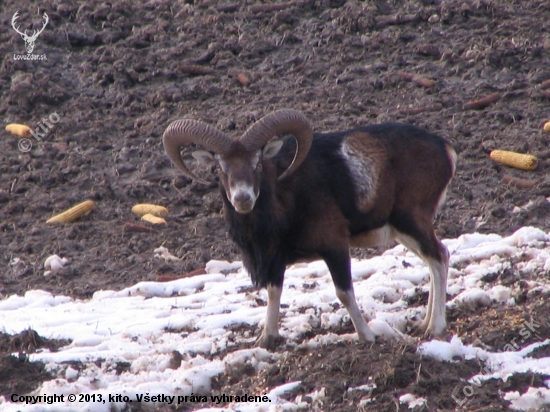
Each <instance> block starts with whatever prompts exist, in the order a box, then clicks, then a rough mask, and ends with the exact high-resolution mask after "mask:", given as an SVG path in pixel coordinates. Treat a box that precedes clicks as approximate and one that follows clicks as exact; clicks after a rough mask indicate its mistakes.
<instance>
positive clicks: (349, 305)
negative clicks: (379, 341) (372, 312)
mask: <svg viewBox="0 0 550 412" xmlns="http://www.w3.org/2000/svg"><path fill="white" fill-rule="evenodd" d="M336 296H338V299H340V302H342V304H343V305H344V306H345V307H346V309H347V311H348V313H349V316H350V318H351V322H352V323H353V326H354V327H355V330H356V331H357V334H358V335H359V339H361V340H367V341H370V342H374V338H375V335H374V332H373V331H372V330H371V329H370V328H369V326H368V325H367V322H365V318H363V315H362V314H361V311H360V310H359V307H358V306H357V301H356V300H355V293H354V292H353V287H352V288H351V289H350V290H348V291H343V290H340V289H338V288H336Z"/></svg>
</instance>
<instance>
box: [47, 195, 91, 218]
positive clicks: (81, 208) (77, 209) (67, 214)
mask: <svg viewBox="0 0 550 412" xmlns="http://www.w3.org/2000/svg"><path fill="white" fill-rule="evenodd" d="M93 207H94V202H92V201H91V200H86V201H85V202H82V203H79V204H78V205H76V206H73V207H71V208H70V209H69V210H66V211H64V212H63V213H60V214H58V215H55V216H54V217H52V218H51V219H50V220H48V221H47V222H46V223H69V222H72V221H74V220H76V219H78V218H79V217H80V216H82V215H83V214H84V213H86V212H88V211H90V210H92V209H93Z"/></svg>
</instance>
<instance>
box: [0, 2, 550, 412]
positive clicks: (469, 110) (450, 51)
mask: <svg viewBox="0 0 550 412" xmlns="http://www.w3.org/2000/svg"><path fill="white" fill-rule="evenodd" d="M17 10H19V19H18V25H19V27H20V29H23V30H24V29H25V28H27V29H31V28H32V29H40V28H41V27H42V24H43V20H42V15H43V13H44V12H46V13H47V14H48V16H49V22H48V25H47V26H46V28H45V29H44V31H43V32H42V33H41V34H40V35H39V37H38V38H37V40H36V45H35V49H34V51H33V53H34V54H38V55H45V56H46V58H47V60H35V61H25V60H18V59H16V57H14V55H21V54H25V43H24V42H23V40H22V38H21V36H20V35H18V34H17V33H16V32H15V31H14V30H13V29H12V27H11V20H12V17H13V14H14V13H15V11H17ZM549 13H550V3H548V1H546V0H521V1H520V0H517V1H513V0H501V1H494V0H471V1H470V0H458V1H456V0H417V1H413V0H402V1H399V0H395V1H393V0H387V1H385V0H376V1H369V2H360V1H346V0H295V1H289V2H280V3H279V2H264V3H259V2H252V1H246V2H232V3H227V2H222V1H216V0H204V1H201V0H196V1H193V0H185V1H177V2H175V1H169V0H151V1H144V0H137V1H131V0H111V1H109V2H96V1H78V2H77V1H72V0H55V1H52V2H34V1H29V0H18V1H14V0H7V1H4V2H2V3H1V4H0V19H1V21H0V23H1V24H2V27H4V28H5V30H2V31H0V58H1V59H2V63H1V67H0V116H1V118H2V121H3V123H4V124H7V123H12V122H15V123H24V124H28V125H29V126H31V127H32V128H33V130H34V131H35V132H37V135H38V137H40V139H41V140H40V141H38V140H37V139H35V138H31V143H32V148H31V149H30V150H29V151H26V152H23V151H21V150H20V148H19V147H18V143H19V139H18V138H17V137H16V136H13V135H10V134H8V133H7V132H2V139H0V156H1V162H0V174H1V177H2V179H1V180H0V263H1V265H2V270H1V271H0V297H1V296H8V295H11V294H15V293H17V294H24V293H25V291H27V290H30V289H36V288H39V289H45V290H48V291H50V292H52V293H55V294H64V295H70V296H74V297H79V298H88V297H90V296H91V295H92V294H93V292H95V291H96V290H99V289H120V288H123V287H126V286H129V285H131V284H134V283H136V282H139V281H142V280H155V279H158V277H159V276H170V275H178V274H182V273H186V272H189V271H191V270H194V269H198V268H202V267H204V264H205V263H206V262H207V261H209V260H210V259H221V260H237V259H239V255H238V253H237V250H236V248H235V247H234V246H233V245H232V244H231V243H230V241H229V240H228V238H227V235H226V233H225V226H224V222H223V219H222V216H221V213H220V211H221V206H222V203H221V199H220V196H219V191H218V189H217V182H216V178H215V177H214V175H213V174H212V173H211V171H207V170H198V169H195V168H194V163H193V161H192V160H191V156H189V155H188V156H186V158H188V159H189V165H190V167H191V168H192V169H193V170H195V171H196V173H198V174H199V175H200V176H201V177H203V178H207V179H209V181H211V182H212V183H211V184H210V185H202V184H200V183H196V182H192V181H191V180H189V179H187V178H186V177H183V176H182V175H181V174H180V173H179V172H178V171H177V170H176V169H174V168H173V167H172V166H171V164H170V162H169V160H168V159H167V158H166V156H165V155H164V153H163V150H162V144H161V136H162V133H163V132H164V129H165V128H166V126H167V125H168V124H169V122H170V121H172V120H174V119H177V118H180V117H189V118H195V119H200V120H203V121H206V122H209V123H211V124H213V125H215V126H216V127H218V128H220V129H221V130H223V131H225V132H227V133H230V134H238V133H241V132H242V131H244V130H245V129H246V128H247V127H248V126H249V125H251V124H252V123H253V122H254V121H256V120H258V119H259V118H261V117H262V116H264V115H265V114H267V113H269V112H271V111H273V110H276V109H280V108H287V107H288V108H293V109H297V110H300V111H302V112H303V113H304V114H305V115H306V116H307V117H308V118H309V119H310V120H311V121H312V122H313V124H314V128H315V130H316V131H329V130H343V129H347V128H351V127H354V126H357V125H364V124H369V123H377V122H382V121H387V120H396V121H402V122H408V123H412V124H416V125H419V126H422V127H425V128H427V129H429V130H431V131H433V132H436V133H438V134H441V135H442V136H444V137H446V138H447V139H449V140H450V141H451V142H452V143H453V144H454V146H455V148H456V150H457V153H458V155H459V160H458V168H457V173H456V177H455V179H454V181H453V183H452V185H451V187H450V189H449V192H448V197H447V202H446V204H445V206H444V207H443V208H442V210H441V211H440V213H439V214H438V216H437V227H438V234H439V235H440V236H441V237H456V236H458V235H460V234H462V233H469V232H473V231H478V232H494V233H498V234H502V235H505V234H509V233H511V232H513V231H515V230H516V229H517V228H519V227H522V226H526V225H532V226H536V227H539V228H541V229H543V230H550V202H549V201H548V200H547V198H549V197H550V180H549V179H548V176H547V175H548V171H549V170H550V167H549V166H548V160H549V158H550V149H549V146H548V141H549V138H550V135H548V134H545V133H544V132H543V131H542V125H543V124H544V122H546V121H548V120H550V111H549V106H550V88H549V86H550V84H549V83H548V82H546V83H545V81H547V80H550V64H549V63H550V35H549V34H548V33H550V22H549V20H548V18H547V17H548V15H549ZM487 96H492V97H493V98H492V102H491V103H489V104H486V105H484V104H481V103H479V102H477V103H474V104H471V103H472V102H475V101H477V100H479V99H482V98H485V97H487ZM493 149H506V150H515V151H519V152H523V153H531V154H533V155H536V156H537V157H538V160H539V166H538V168H537V169H536V170H534V171H521V170H517V169H512V168H510V167H507V166H502V165H499V164H496V163H494V162H493V161H492V160H490V159H489V157H488V153H489V151H490V150H493ZM86 199H91V200H93V201H94V202H95V208H94V209H93V210H92V211H91V212H90V213H89V214H87V215H85V216H84V217H82V218H80V219H79V220H78V221H76V222H74V223H72V224H68V225H52V224H46V223H45V222H46V220H47V219H48V218H50V217H51V216H53V215H54V214H56V213H59V212H61V211H63V210H65V209H66V208H68V207H70V206H72V205H74V204H77V203H79V202H82V201H84V200H86ZM142 202H147V203H157V204H161V205H163V206H166V207H167V208H168V209H169V211H170V212H169V214H168V216H167V217H166V220H167V222H168V223H167V225H165V226H164V225H156V226H152V225H150V224H148V223H143V222H140V220H139V218H138V217H137V216H135V215H133V214H132V213H131V207H132V206H133V205H134V204H136V203H142ZM128 222H130V223H136V224H143V225H145V226H147V227H148V228H150V231H146V232H135V231H128V230H127V229H128V225H126V226H125V224H126V223H128ZM161 245H162V246H164V247H166V248H168V250H169V251H170V252H171V253H172V254H173V255H175V256H177V257H179V258H181V260H180V261H177V262H165V261H164V260H160V259H156V258H154V255H153V250H154V249H155V248H157V247H159V246H161ZM352 253H353V255H354V256H356V257H364V256H368V255H369V253H371V252H365V251H359V250H354V251H353V252H352ZM52 254H58V255H59V256H61V257H64V258H67V259H68V260H69V262H70V264H69V265H67V266H66V267H65V268H64V269H62V270H61V271H60V272H59V273H57V274H55V275H50V276H44V268H43V263H44V260H45V259H46V258H47V257H48V256H50V255H52ZM538 303H540V304H541V305H543V306H544V305H546V306H545V307H546V313H548V304H547V303H545V302H538ZM535 304H537V302H535V301H533V302H531V301H529V300H527V301H526V302H525V305H526V306H525V307H526V308H527V309H528V310H530V311H532V310H534V307H535V306H534V305H535ZM472 316H473V318H475V316H476V314H475V313H473V314H472ZM459 319H460V320H459ZM456 322H459V323H460V322H462V323H463V324H464V326H466V325H467V323H464V322H465V320H464V318H460V317H457V318H456ZM453 328H455V329H456V331H458V330H459V329H460V326H459V325H454V326H453ZM494 328H495V330H496V331H497V332H495V333H496V335H495V336H501V335H499V333H500V332H502V331H504V330H508V332H509V325H507V323H506V320H505V318H503V317H497V319H496V320H495V325H494ZM499 328H500V329H499ZM506 328H508V329H506ZM475 330H476V329H474V330H469V331H468V332H466V331H462V332H461V335H463V336H466V335H468V333H470V334H472V333H473V334H475ZM499 331H500V332H499ZM502 336H503V335H502ZM480 338H481V339H482V341H483V339H485V338H486V335H484V334H480ZM495 339H497V340H498V338H496V337H495ZM505 342H506V339H505V338H504V337H502V341H501V342H496V343H505ZM493 344H495V342H493ZM4 352H6V353H7V352H9V350H6V349H4ZM23 352H24V351H23ZM340 352H342V353H343V354H347V353H350V352H351V353H353V354H354V355H355V356H356V357H363V358H365V359H368V362H370V363H372V365H374V366H375V367H376V368H377V369H379V370H381V371H383V372H381V374H380V375H379V376H378V375H377V376H378V377H374V378H375V379H379V380H378V381H377V383H378V382H381V383H380V384H379V386H378V389H377V391H378V390H379V391H380V392H379V393H377V394H376V395H377V396H376V401H375V403H372V404H369V405H368V407H367V409H366V410H379V411H382V410H396V408H403V405H401V406H399V405H397V406H396V404H395V396H394V395H395V393H396V392H395V391H397V390H401V389H403V388H406V389H407V390H411V391H412V390H413V389H411V386H410V385H415V386H414V388H415V389H414V391H416V392H415V393H425V394H427V396H428V399H430V402H433V403H430V405H436V406H434V407H433V408H432V407H430V409H429V410H453V409H454V408H455V406H456V405H454V404H453V401H452V399H451V398H450V397H449V393H452V391H453V388H454V386H455V385H456V384H457V382H458V381H459V380H460V379H465V378H467V377H469V376H470V375H472V374H474V369H475V367H474V365H471V364H468V363H464V362H463V363H459V364H458V365H454V366H453V367H452V368H443V369H441V368H442V366H440V365H437V364H435V363H432V362H429V361H426V360H421V359H419V358H418V357H417V355H415V354H414V351H412V350H411V349H410V348H396V347H392V346H391V345H390V346H387V345H380V346H378V345H375V346H373V347H369V348H366V347H362V346H357V347H352V348H347V347H345V345H343V346H336V347H327V348H326V350H325V349H323V350H322V351H321V352H319V353H316V354H314V356H313V355H312V356H310V357H308V356H309V355H307V356H306V355H304V354H296V355H292V354H291V357H290V358H289V360H288V362H289V363H288V365H296V364H299V365H300V368H303V370H310V369H309V368H314V367H315V368H314V370H311V377H312V380H311V388H316V389H320V388H321V387H322V386H324V387H326V390H327V393H328V394H329V397H330V402H331V405H332V406H330V407H323V408H321V410H357V406H356V405H357V404H356V401H357V399H355V395H353V396H347V395H346V396H343V394H344V393H346V392H345V390H344V389H345V387H346V386H349V385H355V384H356V383H359V382H360V381H362V378H364V377H365V376H366V374H367V375H368V374H369V373H370V372H368V371H363V372H360V370H359V369H360V368H359V367H357V366H356V367H354V368H352V367H349V365H347V364H346V362H348V361H349V362H352V360H348V361H346V360H345V359H343V358H342V356H340ZM397 352H399V356H396V355H395V354H396V353H397ZM292 356H295V358H292ZM317 356H318V357H319V358H321V359H322V360H323V361H322V362H319V359H316V358H315V357H317ZM2 359H3V360H2V362H1V365H0V372H2V371H5V370H8V369H9V368H11V366H9V365H7V363H6V362H8V361H6V360H5V359H6V358H4V357H3V358H2ZM308 359H313V360H315V361H313V360H312V361H311V362H310V363H308V362H309V361H308ZM346 359H347V358H346ZM18 361H19V359H18ZM23 361H24V360H23ZM23 361H22V362H23ZM9 362H12V361H11V360H10V361H9ZM9 362H8V363H9ZM377 362H378V363H377ZM340 364H341V365H343V366H338V365H340ZM366 364H369V363H367V362H363V361H362V363H361V365H360V366H361V368H364V365H366ZM419 364H422V365H423V368H424V370H425V371H427V372H426V373H427V374H429V376H428V375H426V376H424V375H422V376H421V378H422V379H419V378H417V377H416V375H415V378H414V379H412V380H411V379H408V380H406V382H401V383H396V382H395V379H393V380H392V379H391V376H393V375H395V374H396V371H398V370H399V371H400V370H401V369H399V368H404V369H405V370H406V371H405V372H403V373H404V375H406V376H409V375H408V374H410V373H412V371H413V370H415V373H416V370H417V369H418V366H419ZM6 365H7V366H6ZM288 365H287V366H285V365H279V366H278V368H279V372H278V373H279V376H280V378H278V379H282V380H283V381H290V380H292V379H295V375H296V374H298V373H299V372H298V371H297V370H296V369H295V368H292V367H289V366H288ZM319 365H328V366H327V368H325V369H323V368H320V367H319ZM6 368H8V369H6ZM334 368H341V369H342V371H343V372H342V373H343V375H345V376H348V378H346V379H344V378H338V379H336V378H335V375H334ZM440 369H441V370H440ZM9 370H12V371H13V368H11V369H9ZM300 370H302V369H300ZM266 373H267V372H266ZM281 374H282V375H281ZM392 374H393V375H392ZM0 375H2V376H4V375H3V374H2V373H0ZM15 375H16V374H15V373H13V372H12V374H11V375H10V376H11V379H20V380H22V381H23V380H26V381H29V380H32V379H34V380H35V381H36V385H38V384H39V382H40V380H41V379H44V376H43V374H42V371H38V372H36V373H34V374H33V373H29V375H25V374H23V373H21V374H20V375H19V374H17V376H15ZM371 375H372V374H371ZM371 375H369V376H371ZM245 378H246V379H245ZM231 379H234V377H220V384H219V385H220V387H223V385H224V384H226V383H224V382H226V381H227V382H229V380H231ZM262 379H263V380H262ZM432 379H436V380H437V384H435V383H433V382H432ZM356 381H357V382H356ZM413 381H414V382H413ZM530 381H531V380H530ZM232 382H233V381H232ZM237 382H240V383H239V384H240V385H260V382H261V384H262V385H265V387H269V386H270V385H273V384H275V383H279V382H273V381H272V380H269V379H268V378H267V377H265V374H263V375H262V376H255V377H252V378H250V377H246V376H244V377H243V379H237ZM422 382H424V383H422ZM426 382H427V383H426ZM518 382H519V383H518V384H517V385H518V388H519V387H521V385H522V383H521V382H523V381H522V380H521V379H519V380H518ZM363 383H364V382H363ZM382 383H384V384H382ZM231 384H232V385H235V384H237V383H235V382H233V383H231ZM400 385H401V386H400ZM423 385H424V386H423ZM487 385H488V386H487V389H486V392H487V397H486V398H484V397H477V396H476V402H483V400H484V399H485V401H486V402H487V404H486V406H483V405H479V406H475V407H472V408H473V409H469V410H474V409H476V408H477V409H476V410H507V409H506V408H507V406H506V402H504V401H502V400H501V399H500V398H499V397H498V396H497V394H498V390H499V385H500V389H502V385H504V384H503V383H502V382H499V383H498V382H495V383H494V384H487ZM434 388H438V389H437V390H436V389H434ZM518 390H520V389H518ZM4 393H5V392H4ZM436 393H445V395H437V394H436ZM449 399H451V400H449ZM489 405H493V406H489ZM370 408H372V409H370ZM483 408H485V409H483ZM491 408H492V409H491ZM499 408H500V409H499Z"/></svg>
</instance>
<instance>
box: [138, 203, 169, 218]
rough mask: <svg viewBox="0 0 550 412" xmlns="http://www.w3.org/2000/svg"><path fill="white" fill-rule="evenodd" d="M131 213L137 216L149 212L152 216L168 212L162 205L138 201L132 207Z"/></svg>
mask: <svg viewBox="0 0 550 412" xmlns="http://www.w3.org/2000/svg"><path fill="white" fill-rule="evenodd" d="M132 213H134V214H136V215H138V216H143V215H147V214H151V215H154V216H164V215H166V214H167V213H168V209H166V208H165V207H164V206H159V205H152V204H149V203H140V204H137V205H135V206H134V207H132Z"/></svg>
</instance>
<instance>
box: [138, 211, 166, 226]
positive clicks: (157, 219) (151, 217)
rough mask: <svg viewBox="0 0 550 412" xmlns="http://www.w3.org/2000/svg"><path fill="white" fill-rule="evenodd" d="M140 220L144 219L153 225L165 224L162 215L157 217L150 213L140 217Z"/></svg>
mask: <svg viewBox="0 0 550 412" xmlns="http://www.w3.org/2000/svg"><path fill="white" fill-rule="evenodd" d="M141 219H142V220H145V221H146V222H149V223H152V224H154V225H158V224H163V225H165V224H166V220H164V219H163V218H162V217H158V216H155V215H152V214H151V213H147V214H145V215H143V216H142V217H141Z"/></svg>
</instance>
